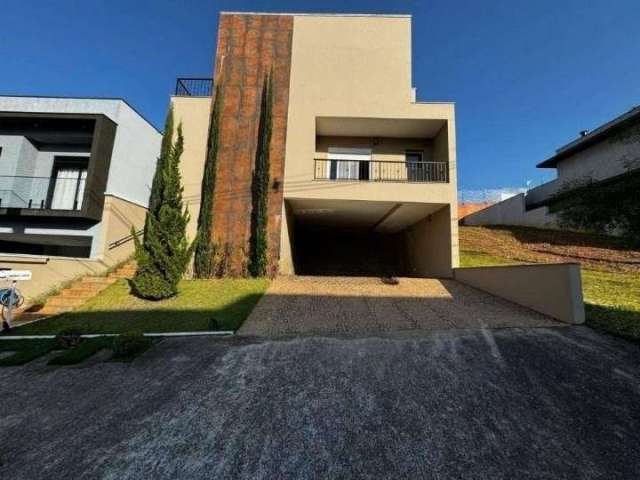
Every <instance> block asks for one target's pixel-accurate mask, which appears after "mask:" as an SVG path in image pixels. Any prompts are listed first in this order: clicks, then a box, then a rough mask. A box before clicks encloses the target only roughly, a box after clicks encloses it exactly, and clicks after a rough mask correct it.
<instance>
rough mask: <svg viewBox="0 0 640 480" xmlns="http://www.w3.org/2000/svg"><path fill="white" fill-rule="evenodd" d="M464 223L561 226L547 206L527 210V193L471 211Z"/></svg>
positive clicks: (474, 224) (552, 227)
mask: <svg viewBox="0 0 640 480" xmlns="http://www.w3.org/2000/svg"><path fill="white" fill-rule="evenodd" d="M462 223H463V225H471V226H483V225H516V226H522V227H535V228H550V229H559V228H560V227H559V225H558V221H557V218H556V216H555V215H553V214H551V213H549V209H548V208H547V207H540V208H535V209H533V210H529V211H527V210H525V195H524V194H523V193H519V194H518V195H515V196H513V197H511V198H508V199H506V200H503V201H502V202H499V203H496V204H494V205H491V206H490V207H487V208H485V209H483V210H479V211H477V212H475V213H471V214H469V215H467V216H465V217H464V218H463V219H462Z"/></svg>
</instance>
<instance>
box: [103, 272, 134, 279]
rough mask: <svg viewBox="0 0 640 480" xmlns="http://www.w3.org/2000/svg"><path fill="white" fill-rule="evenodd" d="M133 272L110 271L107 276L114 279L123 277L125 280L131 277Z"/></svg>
mask: <svg viewBox="0 0 640 480" xmlns="http://www.w3.org/2000/svg"><path fill="white" fill-rule="evenodd" d="M134 274H135V272H134V273H120V272H114V273H110V274H109V278H115V279H125V280H129V279H131V278H133V275H134Z"/></svg>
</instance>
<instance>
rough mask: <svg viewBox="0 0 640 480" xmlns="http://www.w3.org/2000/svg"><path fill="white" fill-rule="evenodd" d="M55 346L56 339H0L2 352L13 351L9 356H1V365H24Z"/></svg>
mask: <svg viewBox="0 0 640 480" xmlns="http://www.w3.org/2000/svg"><path fill="white" fill-rule="evenodd" d="M54 347H55V340H53V339H43V340H0V353H5V352H7V353H8V352H11V354H10V355H9V356H4V355H1V356H0V367H13V366H17V365H24V364H25V363H27V362H30V361H31V360H35V359H36V358H38V357H41V356H42V355H46V354H47V353H49V352H50V351H51V350H53V348H54Z"/></svg>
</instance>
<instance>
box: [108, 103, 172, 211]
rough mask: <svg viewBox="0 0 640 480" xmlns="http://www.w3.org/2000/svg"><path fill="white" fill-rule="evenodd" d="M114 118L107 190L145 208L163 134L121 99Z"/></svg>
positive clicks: (147, 203)
mask: <svg viewBox="0 0 640 480" xmlns="http://www.w3.org/2000/svg"><path fill="white" fill-rule="evenodd" d="M117 118H118V119H117V121H116V123H118V129H117V131H116V139H115V143H114V146H113V155H112V156H111V167H110V169H109V179H108V181H107V191H106V193H107V194H110V195H116V196H118V197H121V198H124V199H125V200H128V201H130V202H133V203H136V204H138V205H140V206H143V207H147V206H148V205H149V193H150V192H151V182H152V181H153V174H154V172H155V168H156V163H157V161H158V156H159V155H160V143H161V142H162V135H161V134H160V133H159V132H158V131H157V130H156V129H155V128H153V127H151V125H149V124H148V123H147V122H146V120H144V119H143V118H142V117H141V116H140V115H139V114H138V113H136V112H135V111H134V110H133V109H132V108H131V107H129V105H127V104H126V103H124V102H122V101H121V102H120V103H119V108H118V116H117Z"/></svg>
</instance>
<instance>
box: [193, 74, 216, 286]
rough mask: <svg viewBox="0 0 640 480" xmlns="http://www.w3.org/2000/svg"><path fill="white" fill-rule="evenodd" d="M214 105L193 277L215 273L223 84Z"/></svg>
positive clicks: (201, 191) (203, 179) (201, 193)
mask: <svg viewBox="0 0 640 480" xmlns="http://www.w3.org/2000/svg"><path fill="white" fill-rule="evenodd" d="M214 95H215V97H214V100H213V108H212V109H211V119H210V121H209V140H208V145H207V157H206V160H205V164H204V175H203V177H202V187H201V189H200V213H199V214H198V240H197V245H196V250H195V254H194V265H193V267H194V268H193V269H194V274H195V277H196V278H211V277H213V276H214V273H215V271H214V265H213V262H214V255H215V246H214V245H213V242H212V239H211V230H212V228H213V199H214V194H215V188H216V165H217V157H218V142H219V137H220V113H221V111H222V96H223V93H222V87H220V86H217V87H216V89H215V93H214Z"/></svg>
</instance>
